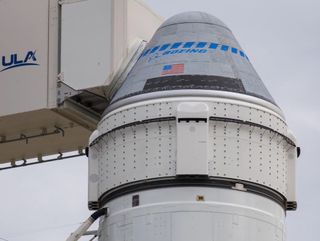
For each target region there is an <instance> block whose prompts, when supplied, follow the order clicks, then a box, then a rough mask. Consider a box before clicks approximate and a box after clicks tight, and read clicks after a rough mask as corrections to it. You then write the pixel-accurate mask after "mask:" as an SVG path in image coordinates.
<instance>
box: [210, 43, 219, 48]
mask: <svg viewBox="0 0 320 241" xmlns="http://www.w3.org/2000/svg"><path fill="white" fill-rule="evenodd" d="M218 45H219V44H217V43H211V44H210V46H209V48H210V49H217V48H218Z"/></svg>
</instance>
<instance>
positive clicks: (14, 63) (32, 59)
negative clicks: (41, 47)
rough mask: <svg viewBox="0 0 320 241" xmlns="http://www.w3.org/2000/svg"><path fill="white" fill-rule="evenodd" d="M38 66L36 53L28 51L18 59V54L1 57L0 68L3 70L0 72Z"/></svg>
mask: <svg viewBox="0 0 320 241" xmlns="http://www.w3.org/2000/svg"><path fill="white" fill-rule="evenodd" d="M35 65H39V64H38V63H37V57H36V51H35V50H34V51H28V52H27V53H26V55H25V56H24V57H23V58H21V57H20V58H19V56H18V54H16V53H13V54H11V55H10V57H8V56H2V67H3V69H2V70H1V71H0V72H3V71H6V70H9V69H13V68H18V67H22V66H35Z"/></svg>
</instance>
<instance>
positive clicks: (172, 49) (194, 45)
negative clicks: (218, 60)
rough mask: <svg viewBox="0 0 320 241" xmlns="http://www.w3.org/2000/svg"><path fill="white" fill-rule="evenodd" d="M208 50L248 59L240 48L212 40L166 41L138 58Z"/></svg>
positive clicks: (198, 52) (154, 57) (153, 57)
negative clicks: (229, 53)
mask: <svg viewBox="0 0 320 241" xmlns="http://www.w3.org/2000/svg"><path fill="white" fill-rule="evenodd" d="M209 50H219V51H222V52H231V53H232V54H235V55H239V56H241V57H243V58H246V59H248V57H247V55H246V54H245V53H244V52H243V51H242V50H240V49H237V48H234V47H232V46H229V45H225V44H219V43H212V42H177V43H167V44H164V45H162V46H155V47H151V48H149V49H147V50H146V51H144V53H142V55H141V56H140V58H144V57H147V56H148V57H149V61H150V60H152V59H156V58H159V57H161V56H168V55H177V54H205V53H208V52H209Z"/></svg>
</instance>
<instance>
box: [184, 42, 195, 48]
mask: <svg viewBox="0 0 320 241" xmlns="http://www.w3.org/2000/svg"><path fill="white" fill-rule="evenodd" d="M194 44H195V42H187V43H185V44H184V45H183V48H185V49H189V48H191V47H192V45H194Z"/></svg>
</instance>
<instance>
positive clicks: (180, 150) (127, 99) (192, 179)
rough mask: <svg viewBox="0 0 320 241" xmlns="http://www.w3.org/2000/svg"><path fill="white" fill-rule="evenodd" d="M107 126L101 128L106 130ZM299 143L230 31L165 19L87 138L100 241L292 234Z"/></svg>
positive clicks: (209, 20)
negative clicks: (288, 229)
mask: <svg viewBox="0 0 320 241" xmlns="http://www.w3.org/2000/svg"><path fill="white" fill-rule="evenodd" d="M97 133H98V134H97ZM296 153H297V147H296V141H295V139H294V137H293V135H292V134H291V132H290V130H289V129H288V127H287V124H286V122H285V119H284V116H283V113H282V111H281V110H280V108H279V107H278V106H277V104H276V103H275V101H274V100H273V98H272V97H271V95H270V93H269V92H268V90H267V89H266V87H265V86H264V84H263V82H262V81H261V79H260V77H259V76H258V74H257V73H256V71H255V70H254V68H253V66H252V64H251V63H250V59H249V57H248V56H247V54H246V53H245V51H244V50H243V49H242V48H241V47H240V45H239V44H238V42H237V41H236V39H235V37H234V36H233V34H232V32H231V31H230V29H229V28H228V27H227V26H226V25H225V24H224V23H222V22H221V21H220V20H218V19H217V18H215V17H213V16H211V15H209V14H206V13H202V12H188V13H182V14H179V15H176V16H174V17H172V18H170V19H169V20H167V21H166V22H165V23H164V24H163V25H162V26H161V27H160V28H159V29H158V30H157V32H156V33H155V35H154V37H153V38H152V40H151V41H150V43H149V44H148V45H147V47H146V49H145V50H144V52H143V53H142V54H141V56H140V58H139V60H138V61H137V63H136V64H135V66H134V67H133V69H132V70H131V72H130V73H129V75H128V76H127V78H126V79H125V81H124V82H123V83H122V85H121V86H120V88H119V89H118V91H117V92H116V94H115V95H114V96H113V98H112V101H111V104H110V106H109V107H108V108H107V110H106V111H105V113H104V117H103V119H102V120H101V122H100V123H99V125H98V130H97V131H96V132H95V136H94V137H93V138H91V139H90V151H89V207H90V208H91V209H98V208H101V207H108V209H109V216H108V217H106V218H104V219H103V220H102V221H101V223H100V228H99V229H100V239H99V240H101V241H107V240H108V241H119V240H123V241H124V240H134V241H149V240H159V241H160V240H161V241H164V240H174V241H189V240H190V241H191V240H202V241H206V240H208V241H209V240H210V241H212V240H215V241H225V240H230V241H233V240H234V241H256V240H257V238H258V239H259V240H260V241H271V240H274V241H283V240H284V219H285V212H286V211H287V210H294V209H295V208H296V200H295V183H294V182H295V175H294V172H295V161H296V158H297V155H296Z"/></svg>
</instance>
